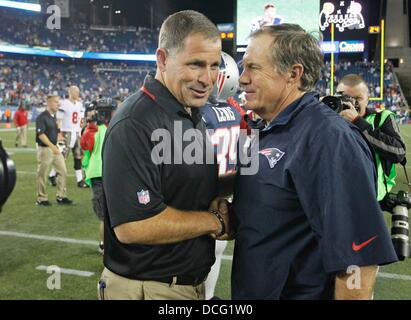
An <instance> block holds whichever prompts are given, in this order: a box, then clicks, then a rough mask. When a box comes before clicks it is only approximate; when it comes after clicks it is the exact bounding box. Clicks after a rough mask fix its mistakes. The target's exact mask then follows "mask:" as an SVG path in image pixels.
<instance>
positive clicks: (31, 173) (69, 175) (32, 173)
mask: <svg viewBox="0 0 411 320" xmlns="http://www.w3.org/2000/svg"><path fill="white" fill-rule="evenodd" d="M17 174H18V175H19V174H30V175H33V176H36V175H37V172H34V171H17ZM74 176H75V175H74V174H68V175H67V177H74Z"/></svg>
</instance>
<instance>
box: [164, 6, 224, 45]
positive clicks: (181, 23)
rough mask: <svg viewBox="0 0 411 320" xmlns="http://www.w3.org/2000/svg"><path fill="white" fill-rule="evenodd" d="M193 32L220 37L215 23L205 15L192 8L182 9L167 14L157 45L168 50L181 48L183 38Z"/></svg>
mask: <svg viewBox="0 0 411 320" xmlns="http://www.w3.org/2000/svg"><path fill="white" fill-rule="evenodd" d="M194 33H199V34H202V35H203V36H204V37H205V38H206V39H216V40H219V39H220V32H219V31H218V29H217V27H216V25H215V24H214V23H212V22H211V21H210V20H209V19H208V18H207V17H206V16H205V15H203V14H202V13H200V12H197V11H194V10H184V11H179V12H176V13H174V14H172V15H170V16H168V17H167V19H166V20H165V21H164V22H163V24H162V25H161V29H160V35H159V40H158V46H159V48H164V49H166V50H169V51H170V50H173V49H181V48H183V47H184V44H185V43H184V41H185V39H186V38H187V37H188V36H189V35H191V34H194Z"/></svg>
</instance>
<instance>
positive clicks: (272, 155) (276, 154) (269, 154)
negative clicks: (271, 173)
mask: <svg viewBox="0 0 411 320" xmlns="http://www.w3.org/2000/svg"><path fill="white" fill-rule="evenodd" d="M258 153H259V154H262V155H263V156H265V157H266V158H267V160H268V163H269V164H270V168H271V169H273V168H274V167H275V165H276V164H277V163H278V161H280V160H281V158H282V157H283V156H284V154H285V152H282V151H281V150H279V149H276V148H269V149H264V150H261V151H259V152H258Z"/></svg>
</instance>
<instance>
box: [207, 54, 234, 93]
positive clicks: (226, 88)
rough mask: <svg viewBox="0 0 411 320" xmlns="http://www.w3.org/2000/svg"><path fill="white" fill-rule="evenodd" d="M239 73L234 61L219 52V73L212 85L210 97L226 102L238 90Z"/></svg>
mask: <svg viewBox="0 0 411 320" xmlns="http://www.w3.org/2000/svg"><path fill="white" fill-rule="evenodd" d="M239 78H240V73H239V71H238V67H237V63H236V62H235V60H234V59H233V58H232V57H231V56H230V55H228V54H227V53H225V52H221V64H220V72H219V73H218V77H217V81H216V83H215V84H214V90H213V93H212V95H213V96H214V97H215V98H216V99H217V100H218V101H226V100H227V99H228V98H229V97H232V96H233V95H234V94H235V93H236V92H237V89H238V83H239Z"/></svg>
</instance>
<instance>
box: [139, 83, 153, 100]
mask: <svg viewBox="0 0 411 320" xmlns="http://www.w3.org/2000/svg"><path fill="white" fill-rule="evenodd" d="M140 91H143V92H144V93H145V94H146V95H148V96H149V97H150V99H151V100H153V101H156V96H155V95H154V94H152V93H151V92H150V91H148V90H147V88H146V87H144V86H143V87H141V88H140Z"/></svg>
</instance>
